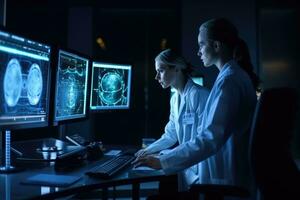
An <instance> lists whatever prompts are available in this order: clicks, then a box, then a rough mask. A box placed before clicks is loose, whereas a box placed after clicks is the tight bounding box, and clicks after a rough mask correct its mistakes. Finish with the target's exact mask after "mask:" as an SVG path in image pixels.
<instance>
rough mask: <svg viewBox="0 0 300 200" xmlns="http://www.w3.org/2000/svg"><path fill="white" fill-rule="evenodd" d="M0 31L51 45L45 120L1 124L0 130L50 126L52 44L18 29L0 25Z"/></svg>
mask: <svg viewBox="0 0 300 200" xmlns="http://www.w3.org/2000/svg"><path fill="white" fill-rule="evenodd" d="M0 31H2V32H5V33H8V34H10V35H14V36H17V37H20V38H23V39H26V40H30V41H33V42H36V43H38V44H40V45H44V46H47V47H49V49H50V52H49V66H48V72H47V73H48V77H47V78H48V85H47V91H46V92H47V95H46V116H45V121H36V122H26V123H20V124H7V125H1V126H0V131H5V130H19V129H31V128H41V127H47V126H49V121H50V99H51V86H52V59H51V58H52V53H53V49H52V45H50V44H49V43H47V42H43V41H40V40H39V39H35V38H31V37H27V35H25V36H23V35H22V34H20V33H19V32H16V31H11V30H9V29H8V28H6V27H3V26H0Z"/></svg>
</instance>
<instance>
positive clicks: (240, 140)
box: [138, 18, 258, 191]
mask: <svg viewBox="0 0 300 200" xmlns="http://www.w3.org/2000/svg"><path fill="white" fill-rule="evenodd" d="M198 44H199V52H198V56H199V57H200V58H201V60H202V61H203V64H204V66H205V67H210V66H216V67H217V68H218V70H219V74H218V77H217V79H216V81H215V83H214V85H213V88H212V90H211V92H210V95H209V97H208V100H207V103H206V106H205V108H204V111H203V114H202V116H203V117H202V120H201V122H200V124H199V127H198V134H197V137H196V138H195V139H194V140H192V141H188V142H185V143H183V144H181V145H179V146H177V147H176V148H175V149H173V150H172V151H171V152H169V153H168V154H164V155H162V156H160V157H158V158H156V157H151V156H148V157H145V158H143V159H140V162H139V163H138V164H142V165H147V166H150V167H153V168H155V169H163V171H164V172H165V173H166V174H171V173H175V172H178V171H181V170H184V169H185V168H187V167H188V166H192V165H195V164H197V163H198V179H197V182H198V183H218V184H226V185H228V184H229V185H237V186H243V187H245V188H248V189H250V191H253V190H251V189H253V188H251V186H252V184H251V180H250V170H249V163H248V153H247V152H248V139H249V129H250V125H251V121H252V115H253V113H254V109H255V105H256V94H255V89H256V88H257V86H258V78H257V76H256V75H255V73H254V72H253V69H252V64H251V62H250V57H249V52H248V48H247V45H246V44H245V42H244V41H243V40H242V39H240V38H239V35H238V31H237V29H236V28H235V26H234V25H233V24H232V23H231V22H229V21H228V20H226V19H224V18H219V19H212V20H209V21H207V22H205V23H203V24H202V25H201V26H200V30H199V35H198Z"/></svg>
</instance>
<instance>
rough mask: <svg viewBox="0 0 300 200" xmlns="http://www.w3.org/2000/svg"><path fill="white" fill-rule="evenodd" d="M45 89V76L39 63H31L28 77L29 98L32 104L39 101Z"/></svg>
mask: <svg viewBox="0 0 300 200" xmlns="http://www.w3.org/2000/svg"><path fill="white" fill-rule="evenodd" d="M42 91H43V77H42V72H41V70H40V67H39V65H38V64H36V63H34V64H32V65H31V67H30V70H29V73H28V77H27V98H28V100H29V103H30V104H31V105H36V104H38V103H39V101H40V98H41V94H42Z"/></svg>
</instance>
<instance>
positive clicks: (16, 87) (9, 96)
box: [3, 58, 22, 107]
mask: <svg viewBox="0 0 300 200" xmlns="http://www.w3.org/2000/svg"><path fill="white" fill-rule="evenodd" d="M3 86H4V88H3V90H4V99H5V103H6V104H7V106H9V107H14V106H16V105H17V103H18V101H19V98H20V96H21V91H22V72H21V66H20V63H19V61H18V60H17V59H15V58H13V59H11V60H10V61H9V62H8V63H7V66H6V71H5V74H4V80H3Z"/></svg>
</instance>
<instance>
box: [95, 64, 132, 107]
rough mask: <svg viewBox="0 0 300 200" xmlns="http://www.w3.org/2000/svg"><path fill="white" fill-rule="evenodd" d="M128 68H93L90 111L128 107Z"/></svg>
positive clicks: (103, 66)
mask: <svg viewBox="0 0 300 200" xmlns="http://www.w3.org/2000/svg"><path fill="white" fill-rule="evenodd" d="M129 76H130V71H129V68H128V66H126V67H122V66H121V67H120V66H114V67H112V66H111V65H109V66H105V64H103V65H102V66H98V67H93V77H92V94H91V95H92V96H91V108H92V109H108V108H112V109H114V108H118V107H119V108H122V107H124V108H125V107H128V103H129V91H128V90H129Z"/></svg>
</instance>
